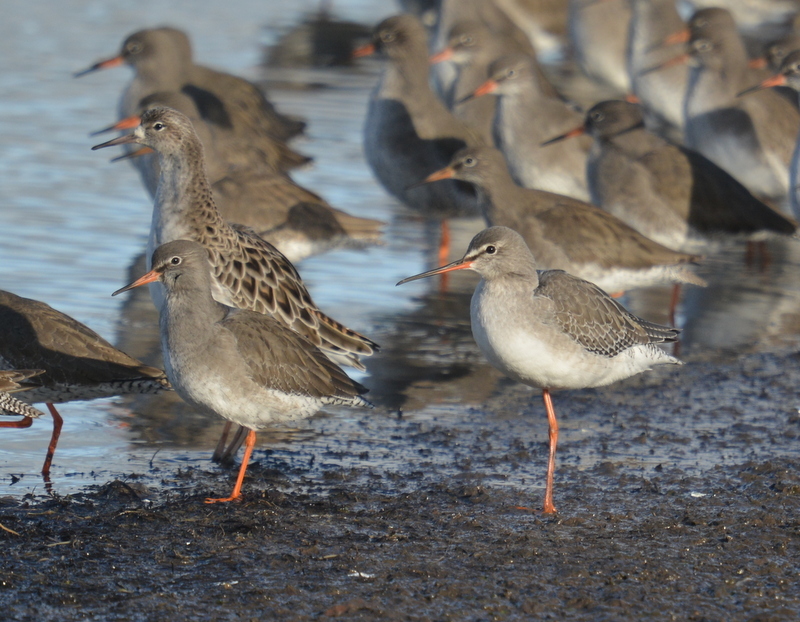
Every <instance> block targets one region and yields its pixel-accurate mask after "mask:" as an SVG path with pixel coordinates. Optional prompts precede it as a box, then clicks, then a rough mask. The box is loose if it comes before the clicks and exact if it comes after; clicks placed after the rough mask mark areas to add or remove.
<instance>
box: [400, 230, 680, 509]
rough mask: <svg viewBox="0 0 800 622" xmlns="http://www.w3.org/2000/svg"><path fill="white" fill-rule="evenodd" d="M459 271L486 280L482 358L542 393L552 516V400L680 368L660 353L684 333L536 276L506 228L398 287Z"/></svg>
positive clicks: (601, 295)
mask: <svg viewBox="0 0 800 622" xmlns="http://www.w3.org/2000/svg"><path fill="white" fill-rule="evenodd" d="M453 270H474V271H475V272H477V273H478V274H480V276H481V278H482V280H481V282H480V283H479V284H478V286H477V288H476V289H475V293H474V294H473V296H472V304H471V307H470V318H471V321H472V335H473V337H474V338H475V341H476V342H477V344H478V347H479V348H480V350H481V352H483V355H484V356H485V357H486V358H487V359H488V361H489V363H491V364H492V365H493V366H494V367H496V368H497V369H499V370H500V371H501V372H503V373H504V374H506V375H507V376H508V377H509V378H512V379H513V380H516V381H518V382H522V383H524V384H527V385H529V386H532V387H537V388H540V389H542V399H543V400H544V406H545V410H546V411H547V419H548V422H549V424H550V459H549V462H548V466H547V485H546V488H545V497H544V512H545V513H546V514H550V513H553V512H555V511H556V508H555V505H554V504H553V473H554V471H555V464H556V462H555V460H556V445H557V443H558V421H557V420H556V413H555V410H554V409H553V402H552V399H551V397H550V392H551V391H554V390H556V389H587V388H591V387H601V386H604V385H607V384H611V383H612V382H616V381H617V380H623V379H624V378H628V377H630V376H634V375H636V374H638V373H640V372H643V371H646V370H648V369H650V368H652V367H653V366H655V365H664V364H672V365H680V364H681V362H680V361H679V360H678V359H676V358H674V357H672V356H670V355H669V354H667V353H666V352H664V351H663V350H661V349H660V348H659V347H658V346H657V345H656V344H659V343H666V342H671V341H675V340H676V338H677V335H678V332H679V331H678V329H676V328H669V327H667V326H660V325H658V324H653V323H650V322H647V321H645V320H642V319H639V318H638V317H636V316H635V315H632V314H631V313H628V311H626V310H625V309H624V308H623V307H622V305H620V304H619V303H618V302H616V301H615V300H614V299H613V298H611V297H610V296H609V295H608V294H606V293H605V292H604V291H603V290H601V289H600V288H598V287H597V286H596V285H594V284H592V283H589V282H588V281H584V280H583V279H579V278H577V277H574V276H571V275H569V274H567V273H566V272H562V271H561V270H537V269H536V262H535V261H534V258H533V255H532V254H531V252H530V249H528V247H527V245H526V244H525V240H523V239H522V237H521V236H520V235H519V234H518V233H517V232H515V231H514V230H512V229H508V228H506V227H490V228H489V229H484V230H483V231H481V232H480V233H479V234H478V235H476V236H475V237H474V238H473V239H472V242H471V243H470V245H469V248H468V249H467V253H466V255H464V258H463V259H460V260H458V261H454V262H453V263H450V264H447V265H446V266H442V267H441V268H437V269H435V270H430V271H429V272H423V273H422V274H418V275H416V276H411V277H408V278H407V279H403V280H402V281H400V282H399V283H398V285H401V284H402V283H407V282H409V281H414V280H416V279H422V278H425V277H429V276H433V275H435V274H442V273H444V272H452V271H453Z"/></svg>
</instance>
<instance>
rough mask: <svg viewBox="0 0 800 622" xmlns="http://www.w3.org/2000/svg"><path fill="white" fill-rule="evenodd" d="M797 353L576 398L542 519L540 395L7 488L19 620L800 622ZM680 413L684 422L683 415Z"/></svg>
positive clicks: (0, 536)
mask: <svg viewBox="0 0 800 622" xmlns="http://www.w3.org/2000/svg"><path fill="white" fill-rule="evenodd" d="M794 352H795V350H794V348H786V349H782V350H779V351H774V352H772V353H753V354H748V355H745V356H742V357H740V358H738V359H731V360H730V361H728V362H722V363H720V362H719V361H716V362H715V363H713V364H711V363H707V362H703V361H700V360H690V361H689V362H688V363H687V364H686V365H685V366H683V367H682V368H680V369H676V370H674V371H672V370H668V371H667V372H665V373H652V374H649V375H645V376H641V377H639V378H635V379H631V380H630V381H627V382H624V383H620V384H618V385H615V386H612V387H609V388H607V389H602V390H597V391H579V392H572V393H563V394H558V395H557V397H556V408H557V409H559V410H560V411H561V413H562V421H563V427H562V431H563V436H562V442H561V446H560V447H559V460H558V467H557V471H556V505H557V507H558V509H559V513H558V514H557V515H555V516H547V517H545V516H542V515H539V514H537V513H536V512H535V511H533V510H535V509H537V508H539V507H540V503H541V495H542V486H543V477H544V470H545V461H546V444H545V439H546V432H547V430H546V427H547V426H546V421H545V418H544V415H543V412H542V408H541V405H540V400H539V396H538V394H536V393H534V392H532V391H529V390H527V389H525V388H523V387H519V386H517V385H513V384H510V383H505V382H502V381H501V382H500V384H499V385H498V387H497V388H496V389H495V390H494V391H493V392H492V394H491V396H490V397H489V399H488V400H487V402H486V405H485V407H481V408H476V407H472V408H469V407H459V406H457V405H451V406H450V407H448V408H445V407H442V408H440V410H439V415H437V416H435V417H433V418H431V419H426V420H424V421H423V420H420V419H418V418H416V417H415V416H414V415H413V413H405V414H404V415H403V416H400V417H398V414H397V413H396V411H394V410H392V409H389V408H387V407H379V408H377V409H376V411H374V412H370V413H365V414H363V415H361V414H359V416H358V417H357V418H356V424H355V425H357V427H359V428H360V429H361V436H360V437H358V436H355V437H354V436H353V435H352V434H350V435H349V440H348V441H347V443H337V431H338V430H339V429H340V428H342V426H348V425H350V424H349V423H348V420H347V418H346V417H345V414H346V413H343V412H338V411H337V412H335V413H333V414H331V415H329V416H324V417H321V418H318V419H315V420H313V421H312V427H313V428H314V429H315V430H316V434H315V435H314V436H313V437H311V438H310V439H309V440H308V441H306V442H297V443H294V444H292V445H291V446H290V448H288V449H280V448H278V449H275V448H271V447H269V446H263V445H262V446H261V447H259V448H258V449H257V451H256V453H255V459H254V462H253V463H252V466H251V469H250V470H249V471H248V479H247V480H246V482H245V488H244V500H243V501H242V502H241V503H235V504H229V505H226V506H224V507H223V506H208V505H205V504H204V503H203V499H204V498H205V497H206V496H207V495H218V494H221V493H224V492H227V490H228V487H229V486H230V485H231V482H232V477H233V471H228V472H226V471H224V470H222V469H219V468H217V467H213V466H212V465H211V464H210V463H208V467H207V468H196V467H193V468H190V469H188V470H185V469H184V470H175V469H174V468H165V467H164V466H163V465H161V466H159V462H158V460H157V459H156V460H155V461H154V466H153V468H152V470H151V471H150V472H147V473H138V474H129V476H128V477H126V478H124V480H125V481H121V480H115V481H111V482H109V483H107V484H105V485H101V486H98V487H92V488H91V489H89V490H86V491H85V492H81V493H79V494H74V495H70V496H66V497H59V498H43V497H41V496H40V497H36V498H28V499H22V500H20V499H16V500H14V499H11V498H5V499H3V500H2V505H0V523H1V524H2V526H3V527H4V529H2V530H0V540H2V543H3V544H2V550H3V563H2V566H3V572H2V580H1V581H0V606H2V608H3V611H5V616H4V617H5V618H6V619H14V620H37V621H39V620H177V619H212V620H240V619H244V620H250V619H252V620H265V619H279V620H309V619H317V618H323V619H324V618H326V617H335V616H340V617H341V618H342V619H353V620H373V619H389V620H394V619H396V620H515V619H569V620H625V619H630V620H632V619H649V620H650V619H652V620H696V621H700V620H703V621H712V620H713V621H716V620H719V621H723V620H753V621H756V620H758V621H760V622H767V621H772V620H796V619H798V617H800V584H799V583H798V571H800V550H799V549H800V474H799V473H800V471H799V470H798V467H799V466H800V452H798V451H797V449H798V448H797V437H798V434H800V416H798V412H797V408H796V405H797V397H796V391H795V387H796V383H797V380H798V373H797V372H796V370H795V367H796V362H797V356H796V354H795V353H794ZM676 419H678V420H680V419H683V420H685V427H684V430H683V433H676V429H680V428H676V425H675V423H676Z"/></svg>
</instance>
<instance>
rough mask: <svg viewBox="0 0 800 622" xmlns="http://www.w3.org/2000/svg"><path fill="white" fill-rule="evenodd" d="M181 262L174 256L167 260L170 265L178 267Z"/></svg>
mask: <svg viewBox="0 0 800 622" xmlns="http://www.w3.org/2000/svg"><path fill="white" fill-rule="evenodd" d="M181 261H183V260H182V259H181V258H180V257H178V256H177V255H176V256H175V257H173V258H172V259H170V260H169V262H170V263H171V264H172V265H173V266H179V265H181Z"/></svg>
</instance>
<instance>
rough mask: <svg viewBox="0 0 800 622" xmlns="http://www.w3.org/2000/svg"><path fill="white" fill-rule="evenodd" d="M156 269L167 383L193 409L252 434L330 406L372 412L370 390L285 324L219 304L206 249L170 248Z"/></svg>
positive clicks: (160, 252) (158, 256) (184, 244)
mask: <svg viewBox="0 0 800 622" xmlns="http://www.w3.org/2000/svg"><path fill="white" fill-rule="evenodd" d="M152 264H153V270H152V273H153V274H154V275H157V278H159V280H160V281H161V282H162V283H163V284H164V286H165V289H166V300H165V303H164V305H163V306H162V309H161V314H160V324H161V340H162V350H163V354H164V361H165V367H166V371H167V375H168V376H169V378H170V379H171V380H172V381H173V386H174V387H175V390H176V391H177V392H178V394H179V395H180V396H181V397H182V398H184V399H185V400H186V401H187V402H189V403H190V404H193V405H195V406H197V407H198V408H202V409H203V410H206V411H209V412H214V413H216V414H219V415H221V416H222V417H224V418H226V419H229V420H230V421H233V422H234V423H238V424H240V425H242V426H245V427H247V428H250V429H260V428H263V427H267V426H270V425H273V424H275V423H280V422H283V421H288V420H292V419H296V418H302V417H305V416H308V415H310V414H313V413H314V412H316V411H317V410H318V409H319V408H320V407H321V406H322V405H324V404H347V405H352V406H368V405H369V403H368V402H366V400H364V399H363V398H362V397H361V394H362V393H364V392H365V389H364V387H362V386H361V385H359V384H358V383H356V382H354V381H352V380H350V378H348V377H347V375H346V374H345V373H344V372H343V371H342V370H341V369H340V368H339V367H338V366H336V365H335V364H334V363H332V362H331V361H330V359H329V358H328V357H327V356H325V355H324V354H323V353H322V352H321V351H320V350H318V349H317V348H316V347H315V346H314V345H312V344H311V342H310V341H308V340H307V339H306V338H304V337H301V336H300V335H298V334H297V333H296V332H295V331H293V330H291V329H290V328H288V327H287V326H286V325H285V324H284V323H282V322H280V321H278V320H276V319H274V318H272V317H271V316H269V315H264V314H261V313H255V312H253V311H248V310H243V309H236V308H233V307H229V306H227V305H223V304H221V303H218V302H216V301H215V300H214V299H213V298H212V296H211V275H210V273H209V271H208V269H207V251H206V249H205V248H204V247H203V246H201V245H200V244H198V243H196V242H192V241H189V240H177V241H173V242H170V243H168V244H165V245H163V246H161V247H159V248H158V249H157V250H156V252H155V253H154V255H153V258H152Z"/></svg>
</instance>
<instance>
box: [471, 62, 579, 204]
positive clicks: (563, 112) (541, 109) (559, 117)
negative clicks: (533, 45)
mask: <svg viewBox="0 0 800 622" xmlns="http://www.w3.org/2000/svg"><path fill="white" fill-rule="evenodd" d="M485 85H488V86H487V90H488V89H492V90H491V92H492V93H494V94H496V95H498V102H497V112H496V114H495V118H494V134H495V141H496V144H497V147H498V148H499V149H500V150H501V151H502V152H503V155H504V156H505V157H506V161H507V163H508V169H509V171H510V172H511V175H512V176H513V177H514V179H515V180H516V181H517V183H519V184H520V185H522V186H525V187H526V188H536V189H537V190H546V191H547V192H555V193H558V194H564V195H567V196H571V197H574V198H576V199H580V200H582V201H588V200H589V190H588V188H587V185H586V156H587V153H588V151H589V146H590V144H591V141H589V140H588V139H586V138H579V139H577V140H571V141H562V142H558V143H556V144H552V145H545V146H542V143H543V142H544V141H545V140H546V139H549V138H551V137H552V136H554V135H556V134H560V133H562V132H566V131H568V130H571V129H572V128H574V127H575V126H576V125H579V124H580V123H581V122H582V115H581V114H580V113H579V112H577V111H576V110H575V109H574V108H572V107H571V106H569V104H567V103H566V102H565V101H564V100H562V99H561V98H560V97H558V96H556V95H553V94H550V93H548V92H547V91H546V90H545V89H543V88H542V83H541V82H540V80H539V78H538V76H537V74H536V72H535V71H534V65H533V64H532V59H531V58H529V57H528V56H525V55H520V54H515V55H509V56H504V57H501V58H499V59H497V60H496V61H494V62H493V63H492V64H491V65H490V67H489V81H488V82H486V83H485Z"/></svg>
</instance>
